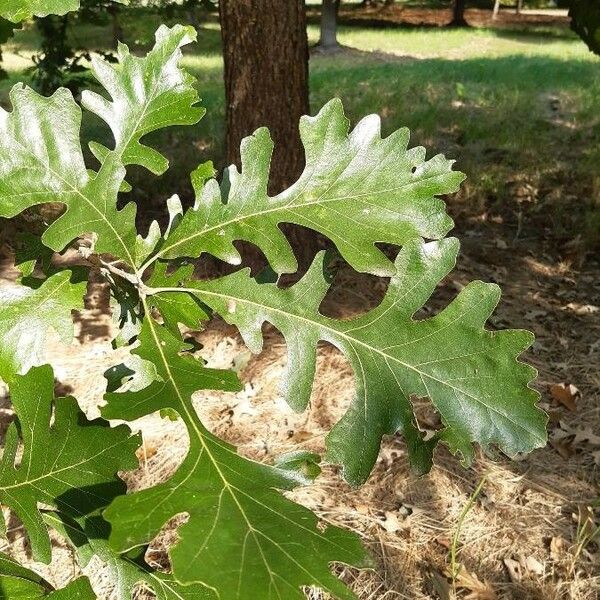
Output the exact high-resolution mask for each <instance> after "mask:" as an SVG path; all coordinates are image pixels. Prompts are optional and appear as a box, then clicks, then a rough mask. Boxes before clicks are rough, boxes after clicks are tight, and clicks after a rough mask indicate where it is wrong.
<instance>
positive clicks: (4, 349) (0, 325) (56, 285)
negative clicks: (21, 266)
mask: <svg viewBox="0 0 600 600" xmlns="http://www.w3.org/2000/svg"><path fill="white" fill-rule="evenodd" d="M72 279H73V276H72V274H71V272H70V271H63V272H61V273H57V274H56V275H53V276H52V277H49V278H48V279H47V280H45V281H44V282H43V283H42V284H41V286H40V287H38V288H37V289H31V288H29V287H25V286H22V285H21V286H15V285H5V286H2V287H0V309H1V311H2V319H1V320H0V339H1V340H2V344H0V378H2V379H4V380H5V381H9V380H10V379H11V378H12V377H13V375H15V374H17V373H18V374H23V373H25V372H27V371H28V370H29V369H30V368H31V367H33V366H38V365H41V364H43V363H45V362H46V360H45V350H46V345H47V341H48V337H49V335H50V332H51V330H54V331H56V332H57V333H58V334H59V335H60V336H61V338H62V339H63V341H64V342H65V343H70V342H71V341H72V339H73V319H72V317H71V311H72V310H74V309H78V308H83V296H84V294H85V290H86V283H85V282H82V283H75V282H73V280H72Z"/></svg>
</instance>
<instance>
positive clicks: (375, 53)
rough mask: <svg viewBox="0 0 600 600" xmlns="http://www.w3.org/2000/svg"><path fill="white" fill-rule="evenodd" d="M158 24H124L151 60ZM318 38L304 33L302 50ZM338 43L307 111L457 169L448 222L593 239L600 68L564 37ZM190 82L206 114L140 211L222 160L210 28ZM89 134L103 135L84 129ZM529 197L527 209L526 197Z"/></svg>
mask: <svg viewBox="0 0 600 600" xmlns="http://www.w3.org/2000/svg"><path fill="white" fill-rule="evenodd" d="M158 23H159V20H158V17H156V16H148V15H144V16H143V18H140V16H139V15H136V16H135V17H130V18H126V19H125V20H124V28H125V35H126V37H127V41H128V42H129V43H130V44H131V45H132V46H135V47H147V46H148V45H149V44H150V43H151V39H152V33H153V31H154V29H155V28H156V27H157V25H158ZM317 37H318V31H317V29H316V28H315V27H314V26H310V27H309V38H310V40H311V41H312V42H314V41H316V39H317ZM75 38H76V39H86V40H92V41H93V42H94V43H95V44H96V45H97V46H98V47H103V48H106V47H107V44H108V42H107V40H108V39H109V35H108V30H107V29H105V28H100V27H92V26H89V25H80V26H78V27H77V29H76V31H75ZM340 41H341V43H342V44H344V45H345V46H349V47H351V48H354V49H356V50H353V51H345V52H343V53H340V54H334V55H330V56H321V55H316V56H313V58H312V59H311V109H312V111H313V112H315V111H316V110H318V109H319V107H320V106H322V105H323V104H324V103H325V102H326V101H327V100H328V99H329V98H331V97H332V96H339V97H341V98H342V100H343V102H344V105H345V107H346V110H347V113H348V115H349V117H350V119H351V120H352V121H353V122H356V120H357V119H359V118H360V117H361V116H363V115H366V114H369V113H372V112H377V113H379V114H381V115H382V129H383V132H384V134H387V133H389V132H391V131H392V130H394V129H396V128H398V127H401V126H407V127H409V128H410V129H411V131H412V139H413V142H414V143H415V144H424V145H426V146H427V148H428V149H429V150H430V151H431V152H444V153H446V154H448V155H449V156H451V157H454V158H456V159H457V161H458V166H459V167H460V168H461V169H462V170H464V171H465V172H466V173H467V175H468V177H469V179H468V181H467V184H466V185H465V187H464V189H463V192H462V193H461V194H459V196H457V198H456V199H455V200H454V204H453V210H454V211H455V212H458V211H465V212H467V213H469V214H473V213H477V212H479V213H482V212H484V211H487V212H491V213H500V214H502V215H504V217H505V218H506V219H507V221H508V223H509V226H510V225H511V224H512V226H513V227H516V216H515V215H516V214H517V213H519V212H522V211H525V213H526V215H528V216H529V217H530V218H531V222H532V223H539V222H541V223H543V222H544V220H545V221H547V226H548V228H550V229H552V232H553V234H554V235H557V236H558V237H559V238H563V239H569V238H572V237H574V236H575V235H576V233H578V232H580V231H582V232H583V233H584V234H585V236H586V238H587V239H588V240H589V241H590V243H594V242H598V240H599V239H600V233H599V231H600V227H598V225H599V224H600V217H599V216H598V215H599V214H600V172H598V169H597V165H598V164H600V163H599V159H600V121H599V120H598V114H600V111H599V109H600V60H599V59H598V58H596V57H594V56H593V55H592V54H590V53H589V52H588V51H587V49H586V48H585V46H584V44H583V43H582V42H580V41H579V40H578V39H577V38H575V37H574V36H573V35H572V34H571V33H570V32H568V31H566V30H565V29H556V30H550V31H548V30H546V31H525V32H524V31H510V30H491V29H444V28H439V29H429V28H428V29H383V30H381V29H368V28H364V27H343V28H341V30H340ZM36 46H37V39H36V36H35V32H34V31H32V30H31V29H28V30H25V31H23V32H21V33H19V34H18V35H17V36H16V38H15V40H14V42H13V44H12V45H11V46H10V47H9V48H8V52H7V53H6V57H7V61H6V62H7V66H8V69H9V71H10V72H11V78H10V80H9V81H8V82H3V83H2V84H1V86H0V99H1V100H3V101H4V103H5V104H6V95H7V91H8V88H9V86H10V85H11V84H12V83H14V81H16V79H17V78H22V77H23V76H24V73H23V68H24V66H26V64H25V63H24V59H23V58H19V57H18V56H17V55H21V56H25V57H27V55H28V54H31V52H33V51H34V49H35V48H36ZM184 60H185V65H186V67H187V68H189V69H190V70H191V71H192V72H193V73H194V74H195V75H196V76H197V77H198V80H199V87H200V90H201V93H202V96H203V99H204V103H205V105H206V106H207V107H208V114H207V116H206V117H205V118H204V120H203V121H202V123H201V124H200V125H199V126H198V127H194V128H187V129H178V130H173V131H169V132H167V133H163V134H161V136H160V139H161V143H162V145H163V147H164V148H166V153H167V155H169V156H170V158H171V160H172V165H173V167H172V169H171V171H170V172H169V173H168V174H166V175H164V176H163V177H161V178H159V179H158V180H157V181H153V182H152V183H151V184H150V185H148V183H147V182H148V178H147V176H145V175H143V176H141V175H140V177H139V180H138V183H139V189H138V191H137V195H136V198H137V199H139V200H141V201H145V200H147V201H151V200H153V201H154V202H156V200H157V196H159V198H158V200H162V199H164V198H166V197H167V196H168V195H170V194H171V193H173V192H174V191H178V192H179V193H181V194H183V195H186V196H189V193H190V188H189V186H188V184H187V174H188V173H189V171H190V170H191V169H192V168H194V167H195V166H196V165H197V164H198V163H199V162H201V161H204V160H207V159H209V158H210V159H213V160H214V161H215V162H216V164H217V165H219V166H223V165H222V157H223V155H224V152H223V145H222V138H223V121H224V94H223V84H222V61H221V56H220V36H219V31H218V25H217V24H216V23H215V22H209V23H207V24H206V25H205V26H204V27H203V28H202V30H201V31H200V34H199V44H198V46H197V47H196V48H195V49H193V50H192V51H191V52H187V53H186V55H185V59H184ZM85 123H86V135H94V136H98V135H104V133H103V131H104V129H103V127H102V124H101V123H99V122H94V121H93V120H92V119H90V118H88V119H87V120H86V122H85ZM523 189H526V190H528V192H527V194H526V200H525V201H523V194H522V190H523Z"/></svg>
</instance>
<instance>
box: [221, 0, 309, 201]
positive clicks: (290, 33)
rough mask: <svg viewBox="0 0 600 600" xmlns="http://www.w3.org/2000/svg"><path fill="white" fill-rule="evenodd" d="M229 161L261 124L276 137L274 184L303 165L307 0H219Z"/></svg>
mask: <svg viewBox="0 0 600 600" xmlns="http://www.w3.org/2000/svg"><path fill="white" fill-rule="evenodd" d="M219 12H220V14H221V34H222V37H223V54H224V60H225V96H226V118H227V132H226V146H227V160H228V162H230V163H235V164H238V165H239V159H240V154H239V146H240V141H241V140H242V138H244V137H245V136H247V135H249V134H251V133H253V132H254V130H255V129H257V128H258V127H262V126H263V125H264V126H266V127H268V128H269V130H270V131H271V136H272V137H273V140H274V141H275V152H274V156H273V169H272V180H271V184H272V187H273V191H280V190H281V189H283V188H284V186H286V185H288V184H290V183H291V182H292V181H293V180H294V179H295V178H296V177H297V176H298V175H299V174H300V173H301V172H302V168H303V166H304V152H303V149H302V145H301V143H300V135H299V132H298V121H299V119H300V117H301V116H302V115H305V114H307V113H308V110H309V107H308V39H307V37H306V15H305V11H304V2H303V0H286V1H285V2H282V1H281V0H221V2H219Z"/></svg>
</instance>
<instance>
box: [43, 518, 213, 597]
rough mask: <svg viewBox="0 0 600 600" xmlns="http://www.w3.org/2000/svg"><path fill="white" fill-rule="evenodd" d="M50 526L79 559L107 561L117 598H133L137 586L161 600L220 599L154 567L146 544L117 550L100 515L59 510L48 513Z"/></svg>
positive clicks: (47, 521)
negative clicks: (67, 513) (147, 556)
mask: <svg viewBox="0 0 600 600" xmlns="http://www.w3.org/2000/svg"><path fill="white" fill-rule="evenodd" d="M44 519H45V521H46V523H48V525H49V526H51V527H52V528H53V529H55V530H57V531H58V532H59V533H61V534H62V535H63V536H64V537H65V538H66V539H68V540H69V541H70V542H71V544H72V545H73V546H74V548H75V551H76V553H77V559H78V562H79V564H80V566H82V567H86V566H87V565H88V564H89V562H90V560H91V559H92V557H93V556H97V557H98V558H100V560H101V561H102V562H103V563H104V565H106V568H107V570H108V573H109V574H110V575H109V577H110V579H111V581H112V582H114V585H115V588H114V591H113V594H114V595H115V597H116V598H117V600H131V598H132V597H135V596H133V594H134V592H135V590H136V588H137V587H138V586H139V585H140V584H143V585H145V586H146V587H149V588H150V589H151V590H152V591H153V592H154V594H155V596H156V598H157V600H217V598H218V597H217V595H216V594H215V593H214V592H213V591H212V590H210V589H209V588H207V587H206V586H203V585H201V584H192V585H181V584H180V583H177V582H176V581H175V579H174V578H173V576H172V575H169V574H166V573H158V572H156V571H153V570H152V569H151V568H150V567H149V566H148V565H147V564H146V562H145V561H144V553H145V551H146V548H142V549H141V550H140V551H135V552H133V553H130V554H118V553H116V552H115V551H114V550H113V549H112V548H111V547H110V545H109V543H108V535H109V533H110V526H109V524H108V523H107V522H106V521H104V519H102V517H100V516H99V515H94V516H92V517H87V518H84V519H78V520H77V521H75V520H74V519H69V518H68V517H66V516H65V515H61V514H58V513H46V514H45V515H44Z"/></svg>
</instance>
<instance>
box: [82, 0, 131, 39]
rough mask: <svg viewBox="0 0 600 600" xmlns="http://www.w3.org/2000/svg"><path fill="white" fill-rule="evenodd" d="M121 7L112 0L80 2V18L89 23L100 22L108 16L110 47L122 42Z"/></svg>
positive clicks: (83, 0)
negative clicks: (110, 37)
mask: <svg viewBox="0 0 600 600" xmlns="http://www.w3.org/2000/svg"><path fill="white" fill-rule="evenodd" d="M120 11H121V6H120V5H119V4H118V3H117V2H113V1H112V0H81V12H80V17H81V18H83V19H85V20H87V21H90V22H92V23H93V22H100V23H101V22H102V21H104V19H105V18H106V16H107V15H108V17H109V18H110V22H111V29H112V45H113V46H116V45H117V43H118V42H124V41H125V39H124V36H123V28H122V27H121V21H120V18H119V17H120Z"/></svg>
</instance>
